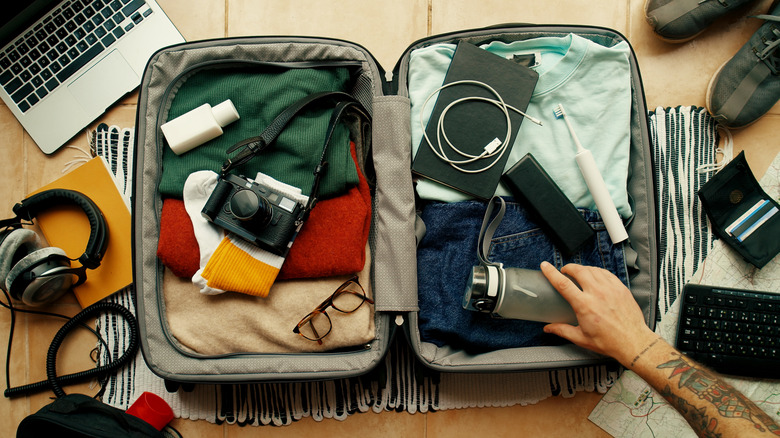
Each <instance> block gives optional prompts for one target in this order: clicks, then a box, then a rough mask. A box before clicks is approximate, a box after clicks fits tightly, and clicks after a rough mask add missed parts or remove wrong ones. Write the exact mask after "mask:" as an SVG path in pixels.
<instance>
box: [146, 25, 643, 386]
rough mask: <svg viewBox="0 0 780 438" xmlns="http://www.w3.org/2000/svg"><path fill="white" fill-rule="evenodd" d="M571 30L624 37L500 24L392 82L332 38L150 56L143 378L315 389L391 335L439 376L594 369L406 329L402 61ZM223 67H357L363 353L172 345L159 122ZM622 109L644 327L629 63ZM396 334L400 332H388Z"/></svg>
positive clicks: (411, 221) (639, 129) (408, 203)
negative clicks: (366, 282) (299, 383)
mask: <svg viewBox="0 0 780 438" xmlns="http://www.w3.org/2000/svg"><path fill="white" fill-rule="evenodd" d="M572 32H573V33H576V34H578V35H580V36H583V37H585V38H589V39H591V40H593V41H595V42H598V43H600V44H602V45H605V46H612V45H614V44H617V43H619V42H621V41H625V38H624V37H623V36H622V35H620V34H619V33H617V32H615V31H613V30H610V29H606V28H596V27H582V26H557V25H556V26H537V25H506V26H496V27H491V28H484V29H476V30H469V31H463V32H454V33H449V34H444V35H439V36H434V37H430V38H426V39H424V40H421V41H418V42H416V43H414V44H413V45H412V46H410V47H409V48H408V49H407V51H406V52H405V53H404V55H403V56H402V58H401V59H400V61H399V62H398V64H397V65H396V67H395V70H394V72H393V79H392V81H391V82H387V81H386V80H385V74H384V71H383V70H382V68H381V67H380V66H379V65H378V63H377V62H376V60H375V59H374V58H373V56H372V55H371V54H370V53H369V52H368V51H367V50H366V49H364V48H363V47H361V46H359V45H357V44H354V43H350V42H346V41H341V40H333V39H323V38H309V37H246V38H228V39H217V40H209V41H199V42H191V43H184V44H181V45H176V46H172V47H169V48H166V49H163V50H161V51H159V52H157V53H156V54H155V55H154V56H153V57H152V58H151V59H150V61H149V63H148V65H147V67H146V71H145V73H144V76H143V79H142V83H141V88H140V93H139V100H138V114H137V121H136V147H135V154H136V156H135V170H134V178H133V184H134V194H133V201H132V202H133V219H132V224H133V225H132V228H133V250H134V255H133V265H134V266H133V272H134V279H135V286H136V293H137V303H138V304H137V307H138V308H137V315H138V319H139V324H140V329H141V347H142V352H143V356H144V359H145V361H146V363H147V365H148V366H149V367H150V369H151V370H152V371H153V372H154V373H155V374H157V375H159V376H160V377H162V378H164V379H166V380H168V381H172V382H190V383H238V382H261V381H296V380H321V379H335V378H343V377H351V376H356V375H361V374H364V373H367V372H368V371H370V370H372V369H373V368H374V367H376V366H377V365H379V363H380V362H381V361H382V358H383V357H384V355H385V354H386V353H387V351H388V348H389V345H390V342H391V339H392V337H393V336H395V335H401V336H404V335H405V336H406V337H407V341H408V344H409V345H410V346H411V348H412V350H413V351H414V353H415V355H416V357H417V359H418V360H420V361H421V362H422V363H423V364H424V365H426V366H428V367H430V368H432V369H435V370H438V371H443V372H510V371H532V370H546V369H554V368H569V367H576V366H583V365H594V364H600V363H605V362H607V361H608V359H607V358H605V357H603V356H599V355H597V354H594V353H591V352H589V351H586V350H584V349H581V348H579V347H577V346H574V345H562V346H545V347H529V348H515V349H504V350H497V351H493V352H489V353H483V354H476V355H474V354H467V353H465V352H463V351H459V350H456V349H452V348H448V347H444V348H439V347H436V346H435V345H433V344H430V343H426V342H422V341H421V340H420V334H419V330H418V325H417V324H418V321H417V310H418V306H417V266H416V257H415V254H416V244H415V218H416V214H415V196H414V192H413V186H412V175H411V171H410V168H411V159H412V157H411V147H410V143H411V133H410V123H409V120H410V101H409V98H408V91H407V87H406V82H405V78H406V73H407V70H406V68H407V66H408V59H409V54H410V52H411V51H412V50H414V49H415V48H419V47H423V46H425V45H429V44H434V43H439V42H457V41H459V40H466V41H469V42H472V43H475V44H481V43H484V42H488V41H493V40H501V41H506V42H509V41H514V40H518V39H528V38H534V37H540V36H562V35H566V34H568V33H572ZM223 62H224V63H227V62H248V63H257V62H266V63H277V64H280V65H293V64H296V63H297V64H298V65H307V64H311V65H317V64H322V63H325V64H330V63H351V64H354V63H359V64H360V65H361V66H362V74H361V76H360V78H359V80H358V81H357V86H356V88H355V90H353V95H355V96H356V98H357V99H358V100H360V101H361V103H362V104H363V105H364V106H365V107H366V108H367V109H368V110H369V111H370V112H371V113H372V117H373V127H372V145H371V147H370V150H369V149H364V150H363V151H362V154H363V158H364V159H366V160H371V162H372V164H373V168H374V171H375V181H376V186H375V193H374V196H373V218H372V226H371V231H370V234H369V247H370V251H371V260H372V266H371V281H372V283H371V286H372V290H373V293H374V299H375V302H376V304H375V311H376V312H375V327H376V336H375V339H374V340H373V342H371V343H370V344H369V345H367V346H366V347H365V348H362V349H356V350H353V351H347V352H333V353H301V354H268V353H241V354H235V355H227V356H226V355H220V356H203V355H197V354H193V353H191V352H189V351H187V350H186V349H185V348H183V347H182V346H181V345H180V344H179V343H178V342H177V340H176V339H175V338H174V337H173V336H172V335H171V334H170V331H169V328H168V325H167V321H166V319H165V314H166V312H165V302H164V300H163V295H162V293H161V290H160V288H161V287H162V286H161V285H162V274H163V267H162V265H161V263H160V262H159V260H158V259H157V256H156V250H157V243H158V239H159V229H160V223H159V220H160V213H161V208H162V200H161V198H160V195H159V193H158V190H157V187H158V182H159V179H160V174H161V164H160V163H161V157H162V148H163V145H164V143H163V138H162V134H161V131H160V128H159V127H160V125H161V124H162V123H163V122H164V121H165V120H167V112H168V109H169V108H170V104H171V101H172V99H173V96H174V95H175V92H176V89H177V84H178V82H179V81H181V80H182V78H185V77H186V75H188V74H190V73H192V72H193V71H196V70H197V69H199V68H206V67H207V66H210V65H212V66H213V65H215V64H219V63H223ZM631 67H632V73H633V74H632V88H633V102H632V114H631V152H630V153H631V160H630V171H629V174H630V180H629V187H628V188H629V193H630V195H631V197H632V199H633V201H634V204H633V206H632V207H633V208H634V211H635V215H634V218H633V220H632V221H631V223H630V225H629V227H628V232H629V236H630V241H631V244H632V247H633V250H634V251H636V257H637V262H636V265H637V266H638V267H639V270H638V272H637V273H636V274H635V275H633V276H632V277H631V279H630V280H631V290H632V293H633V294H634V296H635V298H636V299H637V301H638V303H639V304H640V306H641V308H642V310H643V312H644V315H645V320H646V322H647V324H648V325H649V326H651V327H653V326H654V324H655V319H656V318H655V312H656V305H655V303H656V298H657V293H658V282H657V276H658V273H657V266H658V261H657V259H658V254H657V248H656V242H657V234H656V233H657V230H656V219H655V205H656V204H655V194H654V193H655V191H654V181H653V173H652V163H651V160H652V158H651V157H652V155H651V146H650V136H649V131H648V126H647V117H646V114H647V110H646V105H645V101H644V92H643V88H642V82H641V77H640V75H639V70H638V66H637V63H636V60H635V58H634V56H633V52H632V54H631ZM399 327H400V328H401V329H402V330H398V329H399Z"/></svg>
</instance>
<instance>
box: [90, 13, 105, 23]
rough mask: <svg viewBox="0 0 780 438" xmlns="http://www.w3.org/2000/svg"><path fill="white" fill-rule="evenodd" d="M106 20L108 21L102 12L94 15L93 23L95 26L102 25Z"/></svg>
mask: <svg viewBox="0 0 780 438" xmlns="http://www.w3.org/2000/svg"><path fill="white" fill-rule="evenodd" d="M104 21H106V19H105V18H104V17H103V16H102V15H101V14H96V15H95V16H94V17H92V24H94V25H95V26H100V25H101V24H103V22H104Z"/></svg>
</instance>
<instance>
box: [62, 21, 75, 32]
mask: <svg viewBox="0 0 780 438" xmlns="http://www.w3.org/2000/svg"><path fill="white" fill-rule="evenodd" d="M77 27H78V25H77V24H76V22H75V21H68V22H67V23H65V29H67V31H68V32H73V31H74V30H76V28H77Z"/></svg>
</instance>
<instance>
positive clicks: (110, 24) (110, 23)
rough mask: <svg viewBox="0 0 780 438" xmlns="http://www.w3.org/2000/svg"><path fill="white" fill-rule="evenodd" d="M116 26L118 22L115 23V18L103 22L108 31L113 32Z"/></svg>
mask: <svg viewBox="0 0 780 438" xmlns="http://www.w3.org/2000/svg"><path fill="white" fill-rule="evenodd" d="M115 27H116V23H114V20H106V22H105V23H104V24H103V29H105V30H106V32H111V30H112V29H113V28H115Z"/></svg>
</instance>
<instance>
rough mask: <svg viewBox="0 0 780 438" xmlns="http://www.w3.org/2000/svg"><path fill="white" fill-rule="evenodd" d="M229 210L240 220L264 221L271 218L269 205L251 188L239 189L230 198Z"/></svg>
mask: <svg viewBox="0 0 780 438" xmlns="http://www.w3.org/2000/svg"><path fill="white" fill-rule="evenodd" d="M230 211H231V212H233V216H235V218H236V219H238V220H241V221H248V220H250V219H251V220H259V221H261V222H265V221H267V220H268V219H270V218H271V206H270V205H269V204H268V201H267V200H266V199H265V198H263V197H262V196H259V195H258V194H257V193H255V192H253V191H251V190H246V189H243V190H239V191H237V192H236V193H235V194H234V195H233V197H232V198H231V199H230Z"/></svg>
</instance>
